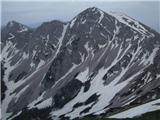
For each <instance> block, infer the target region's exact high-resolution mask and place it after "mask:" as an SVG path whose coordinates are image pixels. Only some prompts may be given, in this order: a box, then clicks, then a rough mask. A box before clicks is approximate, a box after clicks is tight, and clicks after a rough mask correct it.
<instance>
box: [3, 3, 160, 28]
mask: <svg viewBox="0 0 160 120" xmlns="http://www.w3.org/2000/svg"><path fill="white" fill-rule="evenodd" d="M159 4H160V3H159V1H153V2H151V1H150V2H143V1H141V2H138V1H137V2H133V1H132V2H106V1H101V2H98V1H97V2H96V1H94V2H71V1H70V2H64V1H61V2H31V1H30V2H2V24H6V23H7V22H8V21H10V20H16V21H19V22H21V23H24V24H27V25H34V24H38V23H41V22H44V21H50V20H53V19H58V20H61V21H69V20H71V19H72V18H73V17H74V16H76V15H77V14H78V13H80V12H81V11H83V10H84V9H86V8H88V7H93V6H95V7H98V8H100V9H102V10H103V11H106V12H108V11H114V12H122V13H125V14H127V15H129V16H131V17H132V18H134V19H136V20H139V21H141V22H142V23H144V24H146V25H148V26H150V27H152V28H153V29H155V30H157V31H160V28H159V24H160V23H159V21H160V20H159V13H160V10H159Z"/></svg>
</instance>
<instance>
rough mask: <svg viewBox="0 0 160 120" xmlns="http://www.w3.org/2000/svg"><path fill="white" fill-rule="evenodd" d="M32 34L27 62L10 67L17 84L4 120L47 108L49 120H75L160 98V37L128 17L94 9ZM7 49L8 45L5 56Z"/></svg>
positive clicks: (8, 102)
mask: <svg viewBox="0 0 160 120" xmlns="http://www.w3.org/2000/svg"><path fill="white" fill-rule="evenodd" d="M9 25H10V24H9ZM9 25H7V26H9ZM15 28H16V27H15ZM15 28H14V29H15ZM5 29H7V27H6V28H5ZM4 31H8V30H4ZM14 31H15V30H13V32H14ZM2 32H3V30H2ZM10 32H11V31H9V32H4V34H2V38H3V39H4V40H3V41H5V40H6V39H7V37H5V36H7V35H8V34H10ZM29 34H30V35H29V36H30V37H29V38H28V39H27V40H26V41H27V43H28V45H27V47H26V51H27V52H24V50H22V49H20V51H22V53H21V54H23V56H24V57H22V58H24V59H25V60H21V61H20V65H18V66H14V67H13V68H12V67H11V66H12V65H10V64H9V65H10V66H9V67H7V65H6V64H4V66H6V68H7V69H6V72H4V73H5V75H4V83H5V84H6V86H7V87H8V86H9V85H11V84H14V87H13V88H12V89H8V90H7V95H6V96H7V97H6V99H4V101H5V102H4V103H2V109H4V119H5V118H6V116H7V114H6V113H12V115H15V114H17V113H18V112H19V111H21V110H22V109H23V108H26V107H27V110H26V109H25V111H22V113H21V114H20V115H19V117H18V118H21V117H22V115H25V114H26V115H27V114H28V113H30V111H32V110H33V111H34V110H35V111H36V112H38V110H39V112H38V113H40V110H42V111H43V109H46V110H47V111H48V113H47V115H48V114H50V116H48V117H46V116H45V118H46V119H50V117H52V118H53V119H55V118H57V117H60V118H66V119H74V118H77V117H82V116H86V115H90V114H94V115H100V114H102V113H107V111H109V110H110V109H113V108H118V107H122V106H123V107H125V106H127V105H132V104H142V103H144V102H148V101H151V100H154V99H157V98H159V95H160V94H159V88H160V82H159V80H160V62H159V58H160V54H159V52H160V35H159V33H157V32H155V31H154V30H152V29H150V28H148V27H147V26H145V25H143V24H141V23H140V22H138V21H136V20H134V19H132V18H130V17H128V16H126V15H124V14H116V13H108V14H107V13H105V12H103V11H102V10H99V9H98V8H95V7H93V8H88V9H86V10H84V11H83V12H81V13H80V14H78V15H77V16H76V17H75V18H73V19H72V20H71V21H70V22H68V23H61V22H59V21H51V22H47V23H44V24H42V25H41V26H40V27H38V28H37V29H36V30H35V31H31V32H30V33H29ZM13 35H14V33H13ZM3 36H4V37H3ZM12 39H13V40H14V38H13V37H12V38H11V40H12ZM16 39H18V38H17V37H16ZM3 41H2V42H3ZM17 42H19V41H17ZM4 43H5V42H4ZM11 43H12V42H11ZM12 44H13V43H12ZM13 45H14V44H13ZM13 45H12V46H13ZM17 49H18V47H17ZM7 50H12V49H11V47H8V48H6V45H5V44H4V48H2V58H5V57H3V55H4V54H6V53H7V54H8V52H7ZM27 55H28V56H27ZM6 58H7V60H8V61H10V59H9V58H8V57H6ZM13 58H14V56H13V55H11V59H13ZM7 60H4V62H6V63H8V61H7ZM11 61H14V59H13V60H11ZM17 61H18V60H16V62H15V65H16V64H17V63H18V62H17ZM24 66H25V67H24ZM26 66H28V67H26ZM10 67H11V68H12V69H9V68H10ZM19 71H20V72H19ZM13 73H14V74H13ZM19 73H20V74H19ZM12 74H13V75H12ZM9 75H11V77H9ZM8 77H9V78H8ZM9 81H11V82H9ZM13 81H15V83H14V82H13ZM17 81H18V82H17ZM8 83H9V84H8ZM10 93H11V95H9V94H10ZM8 98H9V100H7V99H8ZM15 105H16V106H15ZM4 106H6V107H4ZM3 107H4V108H3ZM37 108H38V109H37ZM51 111H52V112H51ZM38 116H39V115H37V117H38ZM29 117H31V118H30V119H35V118H34V116H29Z"/></svg>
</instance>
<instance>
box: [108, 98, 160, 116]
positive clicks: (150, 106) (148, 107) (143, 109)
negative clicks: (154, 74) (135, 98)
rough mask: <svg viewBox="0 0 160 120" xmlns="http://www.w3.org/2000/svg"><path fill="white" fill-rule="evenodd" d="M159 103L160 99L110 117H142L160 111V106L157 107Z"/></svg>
mask: <svg viewBox="0 0 160 120" xmlns="http://www.w3.org/2000/svg"><path fill="white" fill-rule="evenodd" d="M157 103H160V99H158V100H155V101H152V102H149V103H146V104H143V105H140V106H138V107H134V108H131V109H129V110H126V111H124V112H121V113H118V114H116V115H113V116H110V117H109V118H133V117H135V116H140V115H142V114H144V113H147V112H152V111H156V110H160V106H159V105H156V104H157Z"/></svg>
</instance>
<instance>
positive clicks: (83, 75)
mask: <svg viewBox="0 0 160 120" xmlns="http://www.w3.org/2000/svg"><path fill="white" fill-rule="evenodd" d="M88 74H89V69H88V68H86V69H85V70H84V71H83V72H81V73H79V74H78V76H77V77H76V79H78V80H80V81H81V82H83V83H84V82H85V81H87V77H88Z"/></svg>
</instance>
